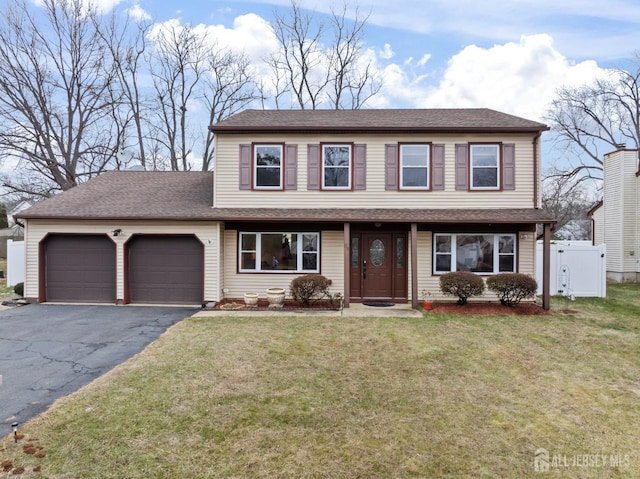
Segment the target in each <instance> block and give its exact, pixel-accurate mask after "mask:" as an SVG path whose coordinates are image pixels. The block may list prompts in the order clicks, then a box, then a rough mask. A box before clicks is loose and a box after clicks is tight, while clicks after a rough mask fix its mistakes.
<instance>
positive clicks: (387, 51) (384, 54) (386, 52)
mask: <svg viewBox="0 0 640 479" xmlns="http://www.w3.org/2000/svg"><path fill="white" fill-rule="evenodd" d="M394 56H395V52H394V51H393V49H392V48H391V45H389V44H388V43H385V44H384V48H383V49H382V51H381V52H380V58H383V59H385V60H390V59H391V58H393V57H394Z"/></svg>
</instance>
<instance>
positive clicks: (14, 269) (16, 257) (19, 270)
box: [7, 240, 25, 286]
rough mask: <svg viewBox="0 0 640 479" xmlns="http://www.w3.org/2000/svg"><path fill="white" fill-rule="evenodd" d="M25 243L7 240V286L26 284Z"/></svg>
mask: <svg viewBox="0 0 640 479" xmlns="http://www.w3.org/2000/svg"><path fill="white" fill-rule="evenodd" d="M24 264H25V262H24V241H13V240H7V286H15V285H16V284H18V283H24Z"/></svg>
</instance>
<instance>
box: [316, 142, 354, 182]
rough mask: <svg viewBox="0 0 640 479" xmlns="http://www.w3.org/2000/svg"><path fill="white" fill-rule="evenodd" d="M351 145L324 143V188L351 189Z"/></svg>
mask: <svg viewBox="0 0 640 479" xmlns="http://www.w3.org/2000/svg"><path fill="white" fill-rule="evenodd" d="M351 158H352V156H351V145H333V144H332V145H329V144H326V145H322V188H323V189H325V190H350V189H351Z"/></svg>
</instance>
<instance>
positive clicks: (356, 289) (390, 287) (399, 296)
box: [351, 231, 407, 301]
mask: <svg viewBox="0 0 640 479" xmlns="http://www.w3.org/2000/svg"><path fill="white" fill-rule="evenodd" d="M405 252H406V233H394V232H384V231H380V232H378V231H375V232H362V233H354V234H353V235H352V237H351V298H352V299H355V300H358V299H361V300H363V301H366V300H372V299H373V300H375V299H377V300H383V299H384V300H406V299H407V272H406V253H405Z"/></svg>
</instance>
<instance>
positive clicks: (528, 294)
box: [487, 273, 538, 306]
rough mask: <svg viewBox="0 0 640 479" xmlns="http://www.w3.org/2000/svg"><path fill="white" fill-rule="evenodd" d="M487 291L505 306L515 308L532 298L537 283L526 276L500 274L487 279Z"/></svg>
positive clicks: (520, 274) (536, 288)
mask: <svg viewBox="0 0 640 479" xmlns="http://www.w3.org/2000/svg"><path fill="white" fill-rule="evenodd" d="M487 289H488V290H489V291H493V292H494V293H495V294H496V295H497V296H498V299H500V303H501V304H504V305H506V306H515V305H516V304H518V303H519V302H520V301H522V300H523V299H525V298H532V297H534V296H535V294H536V291H537V290H538V283H537V282H536V280H535V279H533V278H532V277H531V276H529V275H528V274H522V273H500V274H496V275H495V276H489V277H488V278H487Z"/></svg>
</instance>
